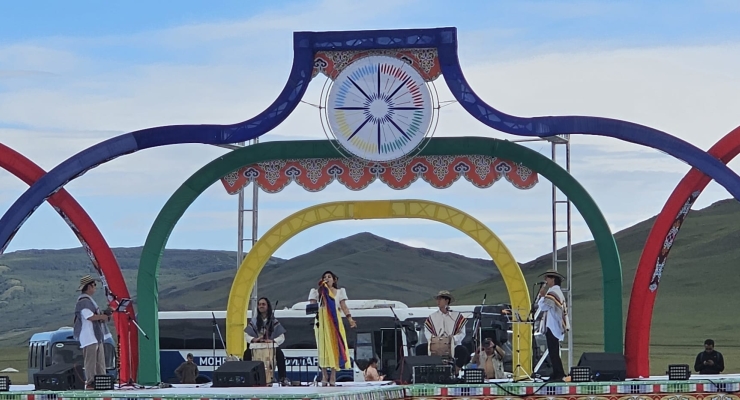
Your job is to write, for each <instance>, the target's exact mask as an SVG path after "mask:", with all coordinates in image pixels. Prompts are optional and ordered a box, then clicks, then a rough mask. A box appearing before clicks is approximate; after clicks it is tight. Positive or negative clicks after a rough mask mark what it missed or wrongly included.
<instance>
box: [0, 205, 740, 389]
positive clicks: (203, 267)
mask: <svg viewBox="0 0 740 400" xmlns="http://www.w3.org/2000/svg"><path fill="white" fill-rule="evenodd" d="M652 223H653V219H650V220H647V221H643V222H640V223H638V224H636V225H634V226H632V227H630V228H627V229H625V230H623V231H620V232H618V233H616V235H615V236H616V238H617V243H618V245H619V251H620V256H621V257H622V263H623V264H622V267H623V276H624V283H625V285H624V292H623V299H624V311H625V315H624V316H623V317H626V311H627V307H628V301H629V293H630V291H631V288H632V278H633V276H634V271H635V268H636V265H637V261H638V259H639V256H640V253H641V251H642V246H643V245H644V243H645V239H646V237H647V234H648V232H649V230H650V228H651V227H652ZM738 244H740V204H738V203H737V202H736V201H734V200H725V201H720V202H717V203H715V204H713V205H712V206H710V207H707V208H705V209H703V210H698V211H693V212H692V213H691V214H690V215H689V217H688V218H687V220H686V222H685V224H684V227H683V229H682V230H681V233H680V234H679V237H678V238H677V240H676V244H675V246H674V248H673V250H672V252H671V256H670V258H669V261H668V263H667V265H666V269H665V273H664V275H663V279H662V281H661V286H660V294H659V296H658V300H657V302H656V308H655V318H654V320H653V330H652V355H653V357H652V360H653V362H652V372H653V373H654V374H655V373H663V372H664V371H665V369H666V366H667V365H668V364H669V363H689V364H691V363H692V362H693V358H694V357H695V355H696V354H697V353H698V352H699V351H701V350H702V343H703V341H704V339H706V338H708V337H711V338H713V339H715V340H716V341H717V350H719V351H721V352H722V353H723V354H724V355H725V360H726V365H727V371H734V372H738V371H740V344H739V343H738V342H737V340H736V339H735V338H736V336H737V333H736V331H737V329H738V323H737V321H738V311H737V304H738V301H737V299H738V296H737V294H736V293H735V292H736V290H735V286H737V285H736V284H735V282H737V275H738V274H737V272H736V270H735V267H736V266H737V265H738V264H739V263H740V246H738ZM114 252H115V254H116V256H117V257H118V260H119V262H120V263H121V266H122V268H123V273H124V276H125V278H126V281H127V283H128V284H129V288H130V289H131V290H132V291H133V292H134V293H135V283H136V279H135V275H136V268H137V267H138V260H139V255H140V252H141V248H131V249H114ZM2 266H5V267H2ZM550 266H551V256H550V255H549V254H546V255H543V256H541V257H539V258H537V259H535V260H533V261H530V262H528V263H526V264H523V265H522V268H523V270H524V273H525V277H526V279H527V281H528V282H535V281H537V280H538V278H537V275H538V274H539V273H541V272H543V271H545V270H546V269H548V268H549V267H550ZM325 270H332V271H334V272H335V273H336V274H337V275H339V277H340V284H341V285H343V286H346V287H347V288H348V294H349V296H350V298H352V299H363V298H365V299H367V298H388V299H396V300H400V301H404V302H406V303H407V304H410V305H419V304H421V305H426V304H432V300H431V297H432V295H433V294H434V293H436V292H437V291H438V290H439V289H441V288H447V289H450V290H453V291H454V292H455V294H456V297H457V298H458V299H459V300H458V302H459V303H467V304H475V303H478V302H479V301H480V299H481V298H482V296H483V294H484V293H486V294H487V295H488V303H489V304H491V303H493V302H499V301H500V302H504V301H506V300H507V295H506V291H505V289H504V287H503V283H502V282H501V279H500V277H499V275H498V274H497V273H495V270H494V269H493V268H492V264H491V261H490V260H481V259H473V258H467V257H464V256H461V255H457V254H452V253H442V252H435V251H431V250H427V249H418V248H413V247H409V246H405V245H402V244H399V243H396V242H392V241H389V240H386V239H383V238H380V237H377V236H375V235H372V234H369V233H362V234H358V235H354V236H350V237H348V238H345V239H341V240H338V241H335V242H332V243H329V244H327V245H325V246H322V247H320V248H318V249H316V250H314V251H312V252H309V253H307V254H304V255H301V256H299V257H296V258H293V259H291V260H279V259H274V260H272V261H271V263H270V264H269V265H268V266H267V267H266V268H265V269H264V270H263V271H262V274H261V275H260V278H259V284H260V287H259V294H260V295H267V296H268V297H270V298H271V299H272V300H273V301H275V300H279V301H280V304H281V305H288V304H293V303H295V302H297V301H302V300H304V299H305V298H306V296H307V294H308V290H309V289H310V288H311V287H313V286H314V284H315V283H316V281H318V279H319V277H320V275H321V273H322V272H323V271H325ZM90 271H91V267H90V262H89V260H88V259H87V257H86V255H85V254H84V252H83V251H82V249H70V250H27V251H18V252H14V253H9V254H6V255H4V256H2V257H0V310H1V312H2V315H3V318H2V319H0V347H7V346H19V345H22V344H23V343H25V342H26V340H27V339H28V337H29V336H30V334H31V333H32V332H35V331H40V330H46V329H50V328H56V327H58V326H60V325H69V324H70V322H71V313H70V307H71V305H70V304H71V301H73V299H74V296H75V294H74V290H75V288H76V286H77V282H78V280H79V277H80V275H82V274H85V273H88V272H90ZM235 272H236V256H235V254H234V253H233V252H226V251H205V250H167V251H165V255H164V258H163V261H162V269H161V278H160V281H159V282H160V309H162V310H196V309H197V310H223V309H225V307H226V299H227V296H228V292H229V288H230V287H231V282H232V280H233V277H234V274H235ZM572 284H573V288H574V292H573V293H574V296H573V297H574V304H572V307H571V308H572V313H573V318H574V336H575V340H574V343H575V346H576V349H575V352H574V356H575V360H576V361H577V360H578V357H579V356H580V354H581V352H583V351H599V350H600V348H601V347H602V346H603V342H602V340H603V334H602V326H603V319H602V317H603V315H602V295H601V266H600V264H599V260H598V256H597V253H596V248H595V246H594V244H593V242H584V243H579V244H576V245H574V246H573V282H572ZM29 315H32V317H29ZM0 367H2V365H0Z"/></svg>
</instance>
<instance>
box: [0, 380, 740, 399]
mask: <svg viewBox="0 0 740 400" xmlns="http://www.w3.org/2000/svg"><path fill="white" fill-rule="evenodd" d="M738 392H740V375H700V376H695V377H692V378H691V379H689V380H686V381H669V380H668V379H667V377H652V378H647V379H640V380H628V381H624V382H586V383H546V382H517V383H513V382H510V381H504V380H499V381H487V382H486V383H483V384H460V385H406V386H400V385H395V384H393V383H392V382H375V383H372V384H370V383H344V384H343V383H339V386H337V387H315V386H293V387H277V386H276V387H253V388H215V387H210V385H200V386H199V385H175V386H174V387H172V388H162V389H161V388H144V389H117V390H113V391H91V390H88V391H69V392H49V391H33V385H13V386H11V391H10V392H4V393H0V400H65V399H70V400H71V399H102V400H124V399H125V400H128V399H143V400H150V399H151V400H177V399H188V400H191V399H192V400H220V399H249V400H271V399H276V400H280V399H282V400H288V399H297V400H397V399H408V400H451V399H466V400H467V399H481V400H498V399H501V400H503V399H513V398H531V399H536V398H543V399H544V398H547V399H568V400H704V399H706V400H740V397H738V395H737V393H738Z"/></svg>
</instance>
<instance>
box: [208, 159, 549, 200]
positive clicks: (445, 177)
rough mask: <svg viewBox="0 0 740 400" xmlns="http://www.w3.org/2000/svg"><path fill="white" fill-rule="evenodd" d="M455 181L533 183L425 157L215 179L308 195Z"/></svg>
mask: <svg viewBox="0 0 740 400" xmlns="http://www.w3.org/2000/svg"><path fill="white" fill-rule="evenodd" d="M460 177H464V178H465V179H466V180H467V181H468V182H470V183H472V184H473V185H474V186H476V187H479V188H487V187H490V186H491V185H493V184H494V183H496V181H498V180H499V179H501V178H502V177H503V178H505V179H506V180H507V181H509V182H511V184H512V185H514V187H516V188H519V189H529V188H532V187H533V186H534V185H536V184H537V182H538V176H537V173H536V172H534V171H532V170H531V169H529V168H527V167H525V166H523V165H521V164H517V163H514V162H512V161H509V160H504V159H501V158H496V157H488V156H479V155H472V156H426V157H415V158H411V159H405V160H400V161H392V162H389V163H367V162H364V161H360V160H356V159H348V158H331V159H327V158H311V159H301V160H274V161H269V162H264V163H256V164H252V165H247V166H244V167H242V168H240V169H239V170H237V171H234V172H231V173H230V174H228V175H226V176H225V177H223V178H221V183H223V185H224V187H225V188H226V191H227V192H228V193H229V194H237V193H239V190H241V189H242V188H244V187H246V186H248V185H249V184H250V183H252V182H256V183H257V185H259V187H260V188H262V190H264V191H265V192H267V193H277V192H279V191H281V190H283V189H284V188H285V187H286V186H288V185H289V184H290V183H291V182H296V183H297V184H298V185H300V186H301V187H302V188H304V189H306V190H307V191H309V192H318V191H321V190H323V189H324V188H325V187H326V186H327V185H329V184H330V183H332V182H334V181H335V180H336V181H339V182H340V183H341V184H342V185H344V186H345V187H346V188H348V189H350V190H362V189H364V188H366V187H367V186H368V185H370V184H371V183H373V182H375V181H376V180H380V181H381V182H383V183H385V184H386V185H388V186H389V187H390V188H392V189H397V190H400V189H405V188H407V187H409V186H410V185H411V184H412V183H414V182H416V181H417V180H418V179H419V178H421V179H422V180H424V181H425V182H428V183H429V184H430V185H432V186H433V187H435V188H437V189H444V188H448V187H450V186H451V185H452V184H453V183H455V182H456V181H457V180H458V179H460Z"/></svg>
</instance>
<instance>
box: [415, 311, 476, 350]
mask: <svg viewBox="0 0 740 400" xmlns="http://www.w3.org/2000/svg"><path fill="white" fill-rule="evenodd" d="M459 315H460V313H459V312H457V311H449V312H448V313H446V314H444V313H442V311H439V310H437V311H435V312H433V313H432V315H430V316H429V319H431V320H432V324H433V325H434V330H435V331H436V332H437V336H439V337H444V336H452V340H453V343H452V345H453V347H454V346H459V345H461V344H462V341H463V339H465V324H463V329H461V330H460V333H458V334H457V335H453V333H454V331H455V321H457V318H458V316H459ZM465 323H467V321H465ZM424 336H425V337H426V338H427V342H429V341H430V339H431V338H432V332H431V331H429V329H424Z"/></svg>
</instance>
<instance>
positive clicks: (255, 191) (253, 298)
mask: <svg viewBox="0 0 740 400" xmlns="http://www.w3.org/2000/svg"><path fill="white" fill-rule="evenodd" d="M258 142H259V139H254V140H252V142H251V143H250V145H255V144H257V143H258ZM258 195H259V187H258V185H257V183H256V182H254V183H252V235H251V242H252V243H251V246H250V251H251V249H253V248H254V245H255V244H257V235H258V231H257V228H258V224H257V222H258V205H259V202H258ZM240 215H243V213H240ZM249 308H250V309H251V310H252V313H254V312H255V311H254V310H256V309H257V280H255V281H254V286H253V287H252V294H251V295H250V296H249Z"/></svg>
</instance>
